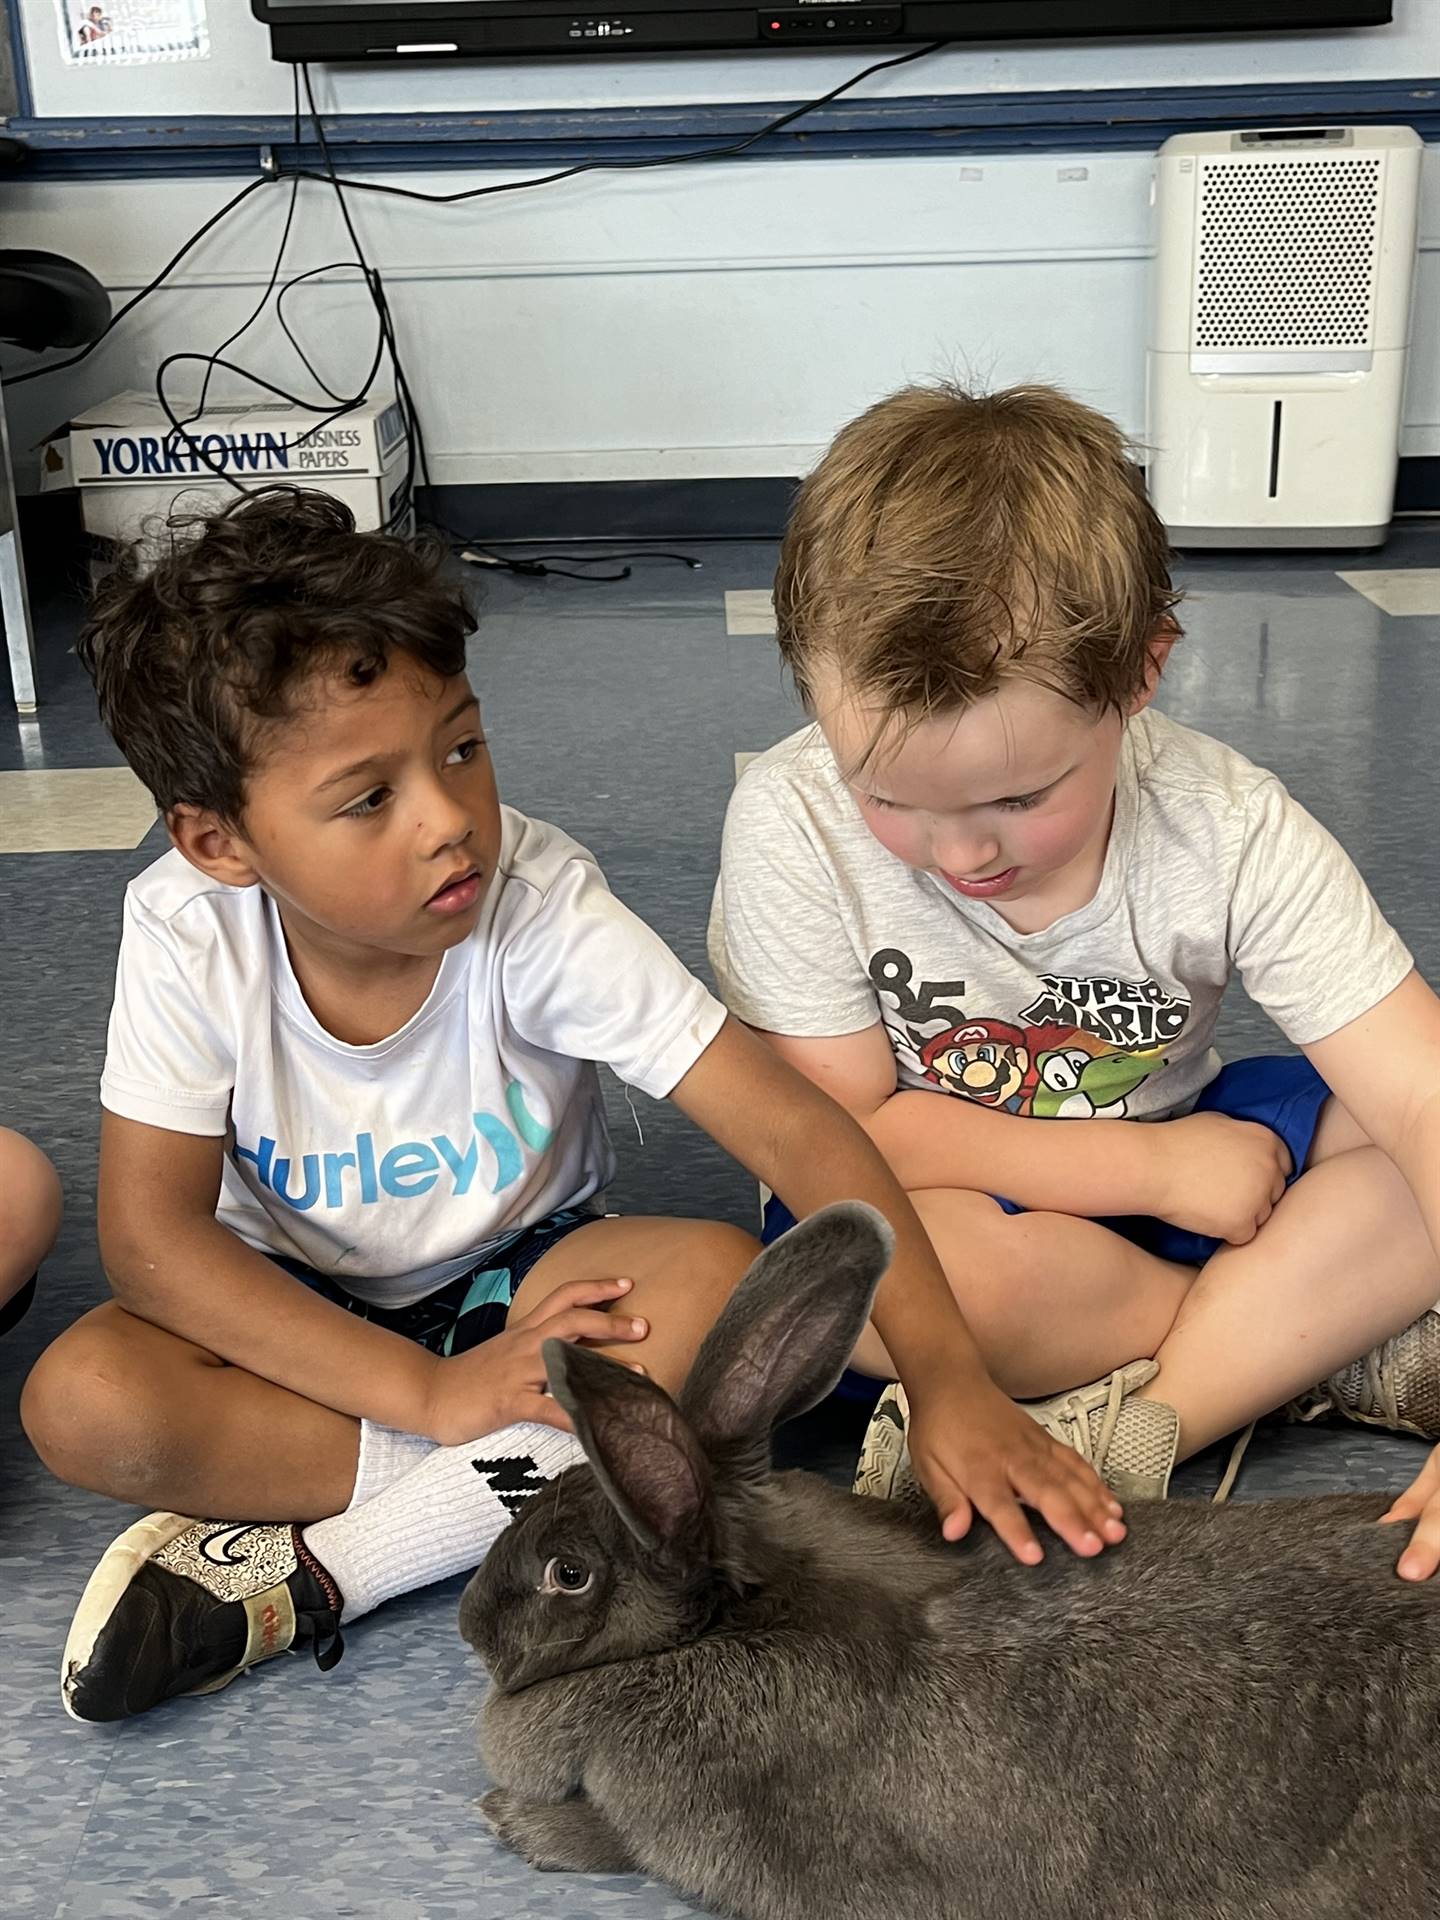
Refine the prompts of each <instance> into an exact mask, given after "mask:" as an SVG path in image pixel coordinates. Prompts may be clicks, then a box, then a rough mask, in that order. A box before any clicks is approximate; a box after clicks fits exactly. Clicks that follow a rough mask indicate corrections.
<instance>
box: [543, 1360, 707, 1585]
mask: <svg viewBox="0 0 1440 1920" xmlns="http://www.w3.org/2000/svg"><path fill="white" fill-rule="evenodd" d="M540 1351H541V1353H542V1354H543V1356H544V1359H545V1373H546V1376H547V1378H548V1379H549V1382H550V1391H551V1393H553V1394H554V1396H555V1398H556V1399H557V1400H558V1401H559V1403H560V1405H561V1406H562V1407H564V1409H565V1411H566V1412H567V1413H568V1414H569V1415H570V1418H571V1419H572V1420H573V1421H574V1423H575V1432H576V1435H577V1437H578V1439H579V1441H580V1444H581V1446H582V1447H583V1448H584V1449H585V1457H586V1459H587V1460H588V1461H589V1462H590V1465H591V1466H592V1467H593V1468H594V1470H595V1477H596V1479H597V1480H598V1481H599V1482H600V1485H601V1487H602V1489H603V1490H604V1493H605V1497H606V1499H607V1500H608V1501H609V1502H610V1504H611V1506H613V1507H614V1509H615V1511H616V1512H617V1513H618V1514H619V1516H620V1518H621V1519H622V1520H623V1521H624V1522H625V1525H626V1526H627V1527H628V1528H629V1529H630V1531H631V1533H633V1534H634V1536H635V1538H636V1539H637V1540H638V1541H639V1542H640V1544H641V1546H643V1547H644V1548H645V1549H646V1550H647V1552H652V1553H653V1552H654V1551H656V1549H658V1548H683V1547H684V1546H685V1545H686V1544H687V1543H688V1542H690V1541H694V1540H698V1539H699V1538H700V1536H701V1533H702V1525H703V1522H704V1520H705V1518H706V1516H707V1513H708V1510H709V1502H710V1468H709V1465H708V1463H707V1461H706V1459H705V1456H704V1454H703V1453H702V1452H701V1450H700V1446H699V1443H698V1442H697V1441H696V1438H695V1436H694V1434H693V1433H691V1431H690V1429H689V1427H688V1426H687V1425H686V1424H685V1422H684V1420H683V1419H682V1418H681V1417H680V1414H679V1412H678V1411H677V1409H676V1407H675V1403H674V1402H673V1401H672V1400H671V1399H670V1397H669V1395H668V1394H666V1393H665V1392H664V1391H663V1390H662V1389H661V1388H660V1387H657V1386H656V1385H655V1383H654V1381H653V1380H647V1379H646V1378H645V1377H644V1376H643V1375H642V1374H638V1373H632V1372H631V1371H630V1369H629V1367H624V1366H621V1365H620V1363H619V1361H617V1360H611V1359H609V1358H607V1356H606V1355H605V1354H603V1353H594V1352H591V1351H590V1350H589V1349H588V1348H586V1347H577V1346H571V1345H570V1344H569V1343H568V1342H566V1341H564V1340H547V1341H545V1343H544V1345H543V1346H542V1347H541V1349H540Z"/></svg>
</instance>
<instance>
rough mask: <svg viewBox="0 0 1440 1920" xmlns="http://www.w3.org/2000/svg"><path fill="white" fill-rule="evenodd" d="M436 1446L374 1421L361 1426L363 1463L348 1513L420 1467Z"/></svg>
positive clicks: (421, 1438)
mask: <svg viewBox="0 0 1440 1920" xmlns="http://www.w3.org/2000/svg"><path fill="white" fill-rule="evenodd" d="M435 1446H436V1443H435V1442H434V1441H433V1440H427V1439H426V1438H425V1437H424V1435H423V1434H419V1433H402V1432H401V1431H400V1429H399V1428H398V1427H382V1426H378V1425H377V1424H376V1422H375V1421H373V1420H362V1421H361V1422H360V1459H359V1461H358V1463H357V1465H356V1468H355V1489H354V1492H353V1493H352V1494H351V1495H350V1500H349V1504H348V1505H347V1507H346V1509H345V1511H346V1512H347V1513H353V1512H354V1510H355V1508H356V1507H363V1506H364V1505H365V1502H366V1501H367V1500H373V1499H374V1498H375V1496H376V1494H377V1493H379V1492H380V1491H381V1489H382V1488H384V1487H388V1486H389V1484H390V1482H391V1481H392V1480H398V1479H399V1478H400V1476H401V1474H402V1473H409V1471H410V1469H411V1468H412V1467H418V1466H419V1464H420V1462H421V1461H422V1460H423V1459H425V1457H426V1456H427V1454H432V1453H434V1451H435Z"/></svg>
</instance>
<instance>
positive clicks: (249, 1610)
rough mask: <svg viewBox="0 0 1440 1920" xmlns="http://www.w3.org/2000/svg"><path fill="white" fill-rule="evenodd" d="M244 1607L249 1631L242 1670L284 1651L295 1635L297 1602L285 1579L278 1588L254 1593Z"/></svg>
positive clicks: (241, 1662)
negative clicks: (292, 1597)
mask: <svg viewBox="0 0 1440 1920" xmlns="http://www.w3.org/2000/svg"><path fill="white" fill-rule="evenodd" d="M244 1607H245V1621H246V1626H247V1632H246V1635H245V1651H244V1653H243V1654H242V1655H241V1656H240V1669H241V1671H242V1672H243V1671H244V1669H245V1668H246V1667H253V1666H255V1665H256V1664H257V1663H258V1662H259V1661H261V1660H269V1659H271V1658H272V1657H273V1656H274V1655H275V1654H277V1653H284V1651H285V1649H286V1648H287V1647H288V1646H289V1645H290V1644H291V1642H292V1641H293V1640H294V1638H295V1602H294V1601H293V1600H292V1599H291V1597H290V1589H289V1587H288V1586H287V1585H286V1583H285V1582H284V1581H283V1580H282V1581H281V1582H280V1585H279V1586H278V1587H270V1588H268V1589H267V1590H266V1592H264V1593H256V1594H252V1595H251V1596H250V1598H249V1599H248V1600H246V1601H245V1602H244Z"/></svg>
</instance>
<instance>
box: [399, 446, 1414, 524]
mask: <svg viewBox="0 0 1440 1920" xmlns="http://www.w3.org/2000/svg"><path fill="white" fill-rule="evenodd" d="M799 484H800V483H799V480H798V479H795V480H781V479H752V480H737V479H729V480H596V481H590V482H588V483H583V484H580V485H574V484H570V483H566V484H560V485H557V484H555V483H553V482H549V481H536V482H529V483H525V484H521V485H514V486H450V487H444V486H442V487H434V488H432V489H430V495H429V496H427V495H426V494H424V493H423V492H422V494H421V496H420V499H421V504H422V506H424V507H428V508H429V510H430V511H432V512H433V513H434V514H435V516H436V518H437V520H439V521H440V522H441V523H442V524H443V525H444V526H446V527H450V528H453V529H454V531H455V532H456V533H457V534H460V535H464V536H465V537H466V538H470V539H474V540H479V541H483V542H485V543H486V544H487V545H493V544H494V543H495V542H497V541H519V542H522V543H528V542H533V541H536V540H778V539H779V538H780V535H781V534H782V533H783V532H784V530H785V521H786V518H787V517H788V515H789V512H790V505H791V502H792V501H793V500H794V497H795V492H796V489H797V487H798V486H799ZM1395 510H1396V512H1397V513H1432V512H1435V511H1437V510H1440V455H1429V456H1416V457H1414V458H1410V459H1405V460H1402V461H1401V462H1400V480H1399V485H1398V488H1397V490H1396V496H1395Z"/></svg>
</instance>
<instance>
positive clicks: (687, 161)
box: [296, 40, 950, 207]
mask: <svg viewBox="0 0 1440 1920" xmlns="http://www.w3.org/2000/svg"><path fill="white" fill-rule="evenodd" d="M949 44H950V42H949V41H948V40H931V41H929V42H927V44H926V45H925V46H923V47H912V48H911V49H910V51H909V52H908V53H897V54H892V55H891V56H890V58H889V59H888V60H876V61H873V62H872V63H871V65H870V66H868V67H862V69H861V70H860V72H859V73H853V74H851V76H850V78H849V79H848V80H842V81H841V82H840V85H839V86H838V87H832V88H831V89H830V91H829V93H822V94H820V95H818V96H817V97H816V98H815V99H814V100H805V101H802V102H801V104H800V105H799V106H798V107H791V108H790V109H789V110H788V111H787V112H785V113H782V114H780V115H779V116H778V118H776V119H774V120H769V121H767V122H766V124H765V125H764V126H763V127H757V128H756V130H755V132H754V133H747V134H746V135H745V136H744V137H743V138H742V139H739V140H734V141H731V142H729V143H728V144H726V145H725V146H720V147H692V148H691V149H690V151H689V152H688V153H665V154H644V155H641V156H639V157H637V158H634V159H629V160H581V161H578V162H577V163H576V165H574V166H573V167H562V168H561V169H560V170H559V171H558V172H556V173H541V174H535V175H532V176H531V178H529V179H528V180H501V181H497V182H496V184H495V185H494V186H491V187H466V188H463V189H462V190H461V191H460V192H458V193H422V192H421V191H420V189H419V188H418V187H396V186H392V185H390V184H389V182H388V181H384V180H356V179H351V178H347V179H346V180H345V181H344V185H345V186H347V187H349V188H350V189H351V190H352V191H353V192H355V193H385V194H391V195H393V196H394V197H395V198H396V199H400V200H420V201H423V202H425V203H426V204H427V205H429V206H437V207H449V206H458V205H459V204H460V203H461V202H462V201H465V200H484V199H487V198H488V197H489V196H490V195H491V194H495V193H523V192H525V190H526V189H527V188H529V187H551V186H554V185H555V184H556V182H557V181H560V180H574V179H576V178H577V177H578V176H579V175H580V174H582V173H638V172H643V171H645V170H646V169H647V168H650V167H683V166H690V165H692V164H695V163H697V162H699V161H703V160H729V159H732V158H733V157H734V156H735V155H736V154H737V153H745V152H747V151H748V150H749V148H751V147H753V146H754V145H755V144H756V142H757V141H760V140H766V139H768V138H769V137H770V135H771V134H774V133H779V132H780V131H781V129H782V128H784V127H788V126H789V125H790V124H791V123H792V122H793V121H796V120H799V119H800V118H801V117H802V116H803V115H805V114H808V113H814V112H815V111H816V110H817V109H818V108H820V107H828V106H829V104H830V102H831V101H832V100H838V99H839V98H840V96H841V95H842V94H844V93H849V91H850V89H851V88H852V87H858V86H859V84H860V82H861V81H862V80H868V79H869V78H870V76H871V74H872V73H884V72H885V71H886V70H887V69H888V68H890V67H904V66H908V65H909V64H910V62H911V61H912V60H923V59H924V58H925V57H926V55H927V54H931V53H938V52H939V51H940V50H941V48H942V47H947V46H949ZM306 84H307V87H308V84H309V79H308V73H307V79H306ZM310 110H311V116H312V118H314V119H315V127H316V132H317V133H318V132H320V123H319V119H318V117H317V116H315V108H314V100H313V97H312V100H311V109H310ZM321 145H322V147H324V141H323V138H322V141H321ZM325 151H326V158H327V161H328V160H329V151H328V148H326V149H325ZM296 171H297V172H298V173H299V177H300V178H301V179H302V180H325V179H334V178H335V177H336V176H335V174H334V164H333V162H331V163H330V171H329V173H327V174H317V173H311V172H309V171H308V170H307V169H305V168H303V167H301V168H298V169H296Z"/></svg>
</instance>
